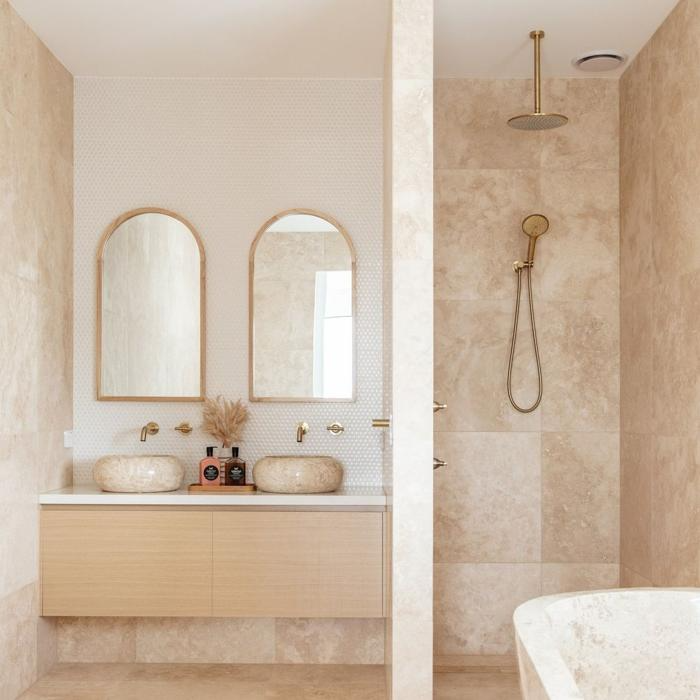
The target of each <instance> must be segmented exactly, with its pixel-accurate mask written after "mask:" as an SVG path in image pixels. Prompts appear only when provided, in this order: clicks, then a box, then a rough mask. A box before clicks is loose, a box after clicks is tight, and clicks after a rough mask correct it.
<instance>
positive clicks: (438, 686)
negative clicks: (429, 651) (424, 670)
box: [433, 671, 521, 700]
mask: <svg viewBox="0 0 700 700" xmlns="http://www.w3.org/2000/svg"><path fill="white" fill-rule="evenodd" d="M433 687H434V695H433V700H520V699H521V695H520V687H519V684H518V674H517V673H515V672H503V671H470V672H467V673H436V674H435V680H434V683H433Z"/></svg>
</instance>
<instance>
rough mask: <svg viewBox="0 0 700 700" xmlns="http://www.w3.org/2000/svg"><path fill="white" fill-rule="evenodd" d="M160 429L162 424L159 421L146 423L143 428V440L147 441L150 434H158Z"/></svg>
mask: <svg viewBox="0 0 700 700" xmlns="http://www.w3.org/2000/svg"><path fill="white" fill-rule="evenodd" d="M159 430H160V426H159V425H158V423H154V422H153V421H150V422H149V423H146V425H144V426H143V428H141V442H146V438H147V437H148V436H149V435H157V434H158V431H159Z"/></svg>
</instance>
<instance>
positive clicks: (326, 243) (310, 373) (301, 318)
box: [250, 210, 355, 401]
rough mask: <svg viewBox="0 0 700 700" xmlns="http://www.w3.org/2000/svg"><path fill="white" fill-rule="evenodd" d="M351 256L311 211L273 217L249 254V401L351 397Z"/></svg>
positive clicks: (338, 233)
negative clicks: (250, 286) (250, 287)
mask: <svg viewBox="0 0 700 700" xmlns="http://www.w3.org/2000/svg"><path fill="white" fill-rule="evenodd" d="M354 267H355V255H354V250H353V246H352V241H351V240H350V238H349V236H348V235H347V233H345V231H344V230H343V229H342V227H341V226H340V224H338V223H337V222H335V221H334V220H333V219H331V218H330V217H327V216H325V215H321V214H319V213H317V212H312V211H306V210H295V211H293V212H285V213H283V214H279V215H278V216H276V217H274V218H273V219H272V220H271V221H269V222H267V224H266V225H265V226H264V227H263V228H262V229H261V231H260V233H258V236H257V237H256V239H255V241H254V243H253V247H252V249H251V272H250V274H251V285H252V289H251V314H250V323H251V333H250V344H251V347H250V356H251V372H250V377H251V391H250V397H251V400H253V401H264V400H267V401H324V400H325V401H333V400H336V401H338V400H341V401H349V400H352V399H353V398H354V390H355V378H354V322H355V318H354V316H355V294H354V286H355V280H354Z"/></svg>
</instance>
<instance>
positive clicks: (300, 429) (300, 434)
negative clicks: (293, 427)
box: [297, 422, 309, 442]
mask: <svg viewBox="0 0 700 700" xmlns="http://www.w3.org/2000/svg"><path fill="white" fill-rule="evenodd" d="M308 432H309V424H308V423H304V422H301V423H297V442H304V435H306V433H308Z"/></svg>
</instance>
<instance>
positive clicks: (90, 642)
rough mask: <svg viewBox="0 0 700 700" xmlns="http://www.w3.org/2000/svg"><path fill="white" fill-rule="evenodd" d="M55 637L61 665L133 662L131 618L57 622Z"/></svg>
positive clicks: (89, 618) (62, 619) (133, 644)
mask: <svg viewBox="0 0 700 700" xmlns="http://www.w3.org/2000/svg"><path fill="white" fill-rule="evenodd" d="M57 635H58V660H59V661H60V662H61V663H99V662H108V663H128V662H133V661H136V622H135V620H133V619H131V618H123V617H66V618H59V619H58V629H57ZM180 641H181V642H182V641H183V640H180Z"/></svg>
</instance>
